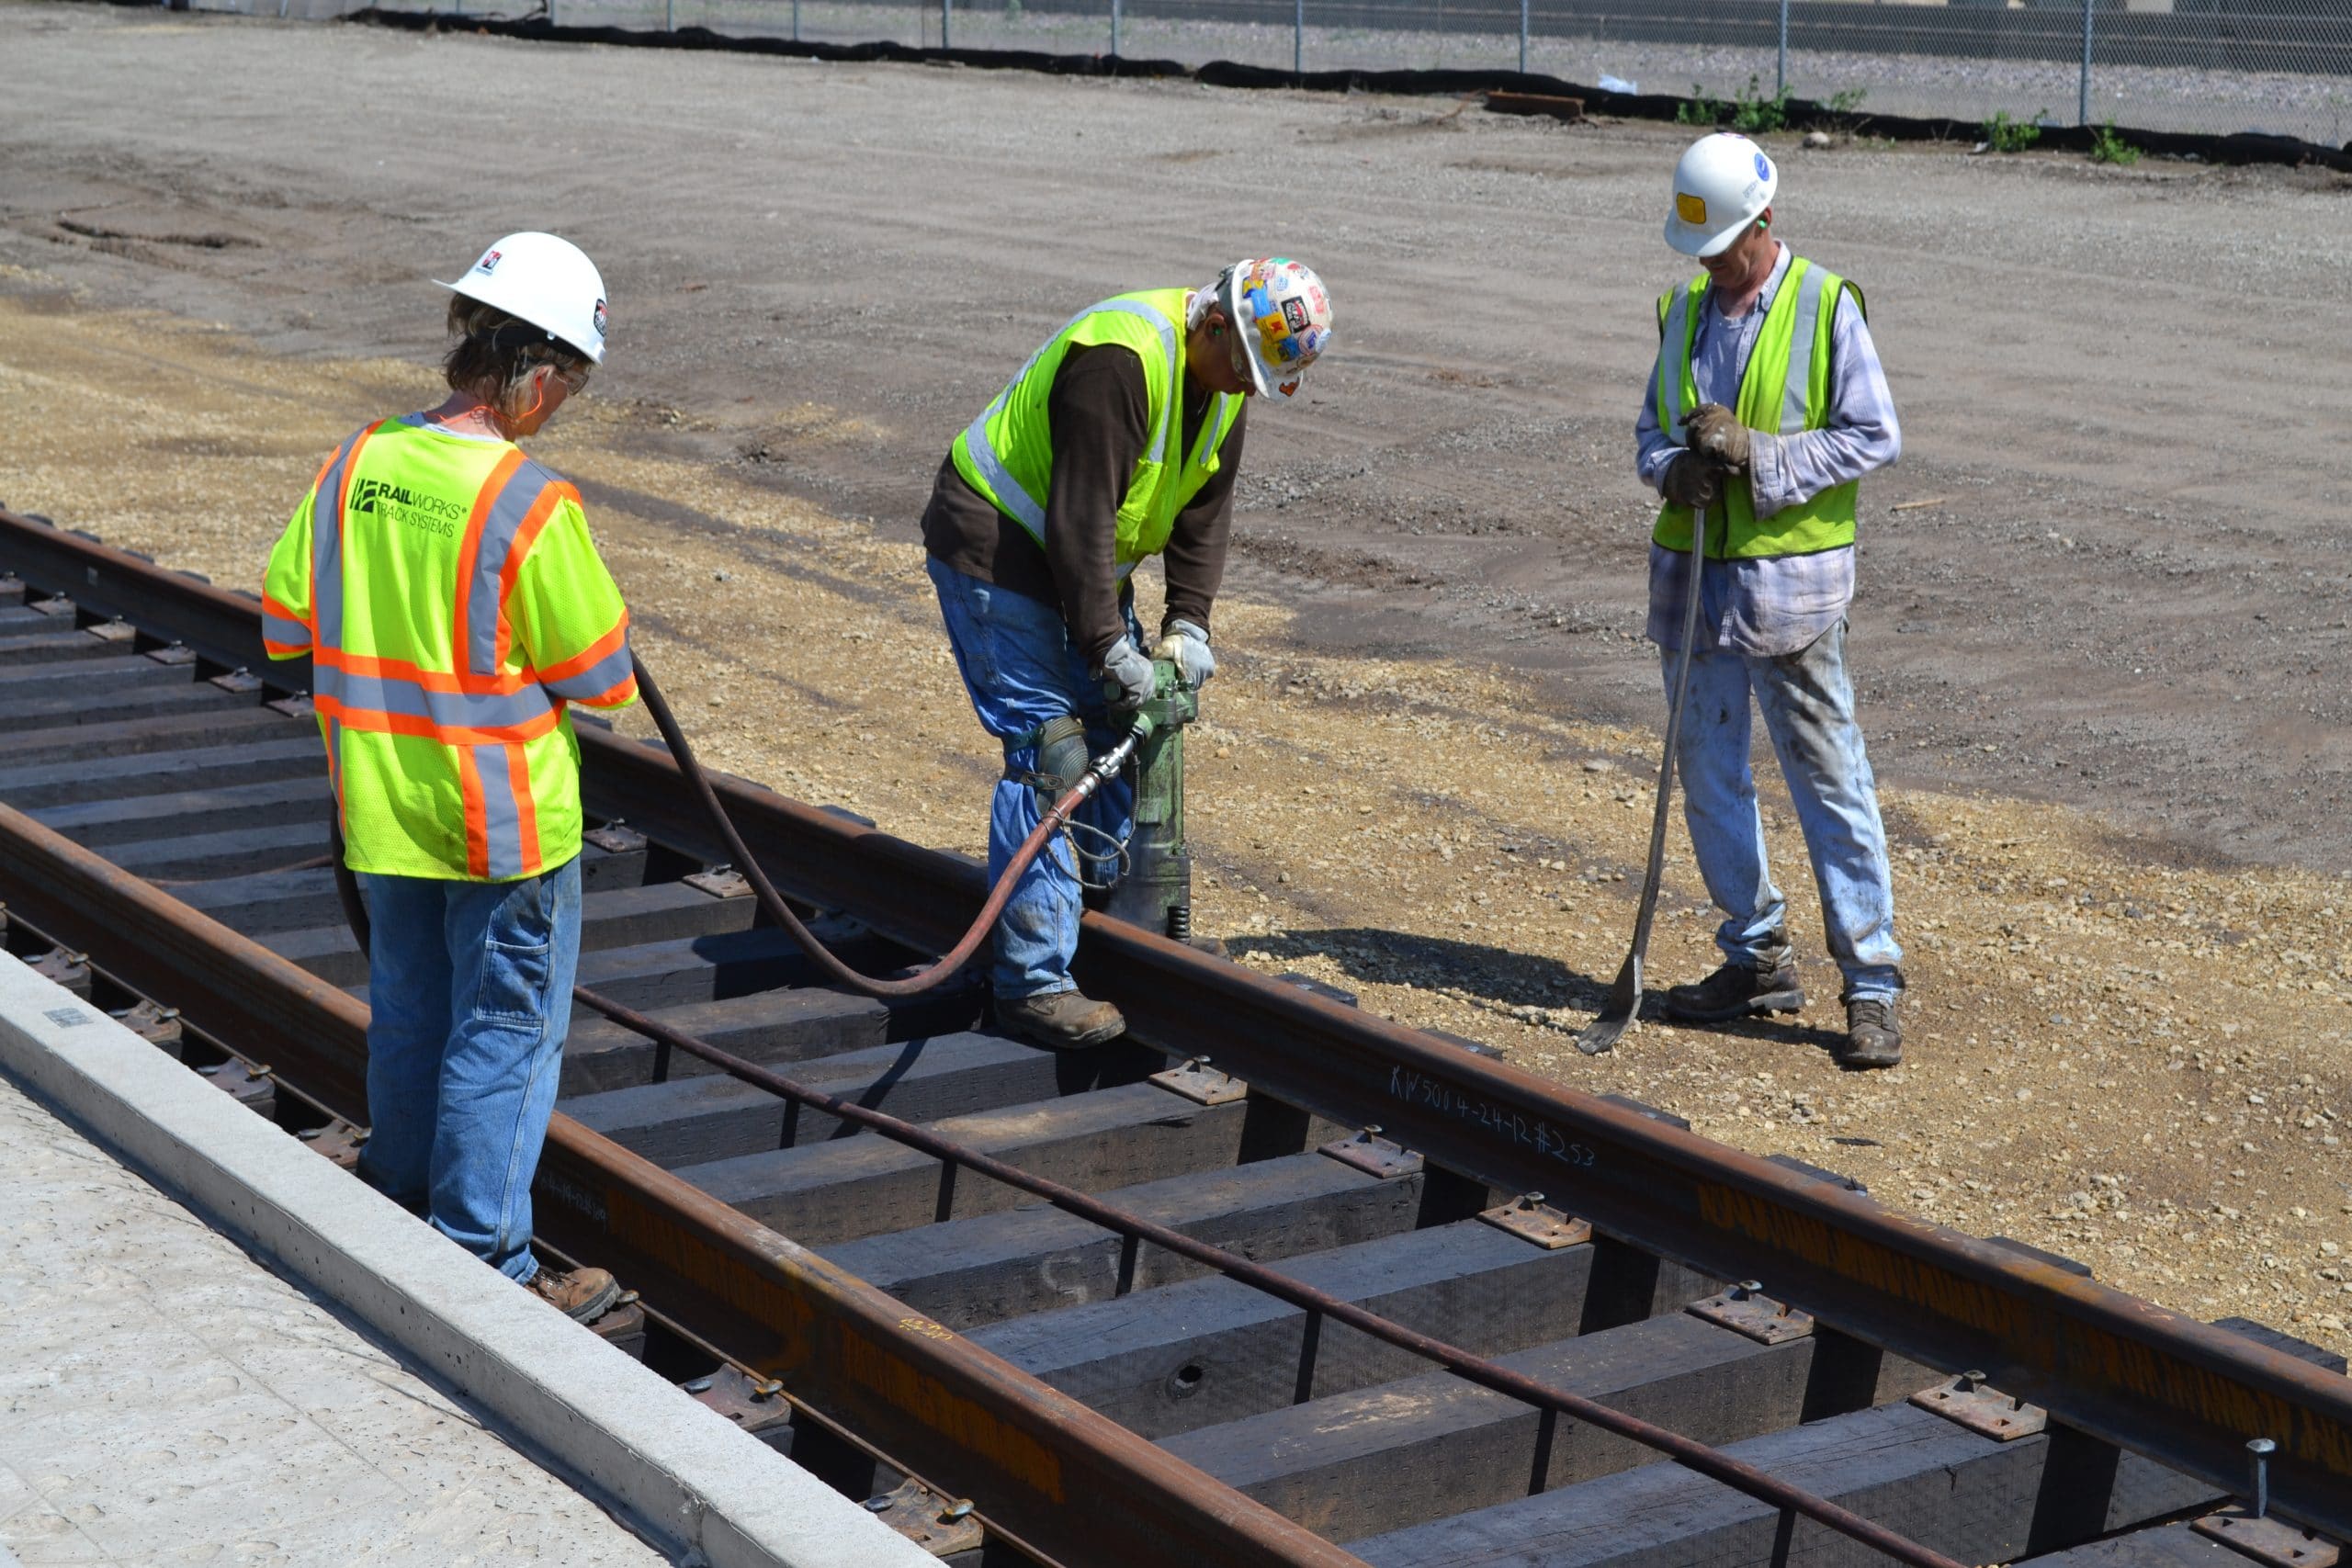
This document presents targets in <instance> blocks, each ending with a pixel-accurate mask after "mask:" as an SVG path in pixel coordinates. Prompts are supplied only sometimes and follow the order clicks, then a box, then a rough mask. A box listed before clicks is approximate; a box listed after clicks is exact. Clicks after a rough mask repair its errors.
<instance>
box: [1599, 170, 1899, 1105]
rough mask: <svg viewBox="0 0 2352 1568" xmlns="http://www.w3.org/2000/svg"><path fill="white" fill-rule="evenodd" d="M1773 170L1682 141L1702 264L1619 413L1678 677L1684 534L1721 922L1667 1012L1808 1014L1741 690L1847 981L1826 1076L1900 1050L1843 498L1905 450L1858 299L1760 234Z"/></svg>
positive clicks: (1668, 656)
mask: <svg viewBox="0 0 2352 1568" xmlns="http://www.w3.org/2000/svg"><path fill="white" fill-rule="evenodd" d="M1780 181H1781V176H1780V170H1779V169H1778V168H1777V167H1776V166H1775V165H1774V164H1773V163H1772V160H1771V158H1770V155H1769V154H1767V153H1766V152H1764V150H1763V149H1762V148H1760V147H1758V146H1757V144H1756V143H1755V142H1753V141H1749V140H1748V139H1747V138H1746V137H1745V136H1736V135H1733V134H1731V133H1730V132H1728V131H1720V132H1717V133H1716V134H1714V135H1712V136H1703V137H1701V138H1700V139H1699V140H1698V141H1695V142H1693V143H1691V147H1690V149H1689V150H1688V151H1687V152H1684V153H1683V154H1682V157H1681V160H1680V162H1679V163H1678V164H1676V166H1675V171H1674V189H1673V198H1674V199H1673V206H1672V208H1671V209H1670V210H1669V211H1668V215H1667V220H1666V241H1667V243H1668V245H1670V246H1672V247H1673V248H1674V249H1675V250H1676V251H1678V252H1679V253H1680V254H1683V255H1686V256H1691V257H1693V258H1695V259H1696V260H1697V261H1698V263H1699V265H1700V267H1701V269H1702V270H1701V271H1700V273H1699V275H1698V276H1695V277H1692V278H1691V279H1690V280H1689V281H1687V282H1684V283H1681V284H1678V285H1677V286H1676V287H1675V288H1671V289H1669V290H1668V291H1667V292H1666V293H1665V294H1663V295H1662V296H1660V297H1659V299H1658V301H1657V329H1658V351H1657V362H1656V363H1655V364H1654V365H1653V366H1652V367H1651V370H1650V380H1649V388H1648V389H1647V390H1646V391H1645V393H1644V394H1643V396H1642V408H1641V412H1640V414H1639V415H1638V416H1637V418H1636V420H1635V423H1634V446H1635V452H1636V462H1637V464H1638V467H1639V470H1640V473H1641V476H1642V478H1643V479H1645V481H1647V482H1648V483H1649V484H1651V485H1653V486H1655V487H1657V491H1658V492H1659V495H1660V497H1661V500H1662V502H1663V504H1662V505H1661V506H1660V507H1659V510H1658V513H1657V525H1656V527H1655V528H1654V529H1653V530H1652V532H1651V536H1650V614H1649V636H1650V638H1651V640H1652V641H1654V642H1656V643H1657V645H1658V647H1659V649H1661V650H1662V651H1663V652H1664V655H1665V669H1666V682H1667V689H1668V692H1669V694H1670V693H1671V692H1672V691H1673V689H1674V685H1675V675H1674V671H1675V668H1676V655H1677V653H1679V651H1680V649H1681V645H1682V626H1683V622H1684V619H1685V616H1684V613H1683V612H1684V606H1685V604H1687V602H1688V593H1689V589H1690V583H1691V576H1690V574H1691V542H1692V537H1693V529H1694V528H1699V527H1703V528H1704V529H1705V530H1706V532H1705V534H1704V536H1703V537H1702V539H1701V540H1700V543H1701V544H1702V547H1703V548H1702V551H1701V555H1702V558H1703V560H1704V562H1705V564H1704V566H1703V568H1702V570H1701V572H1700V591H1701V600H1700V610H1701V613H1700V615H1699V616H1698V623H1697V626H1698V629H1697V635H1696V636H1695V637H1693V638H1692V645H1691V649H1690V660H1691V668H1690V685H1689V693H1688V696H1687V698H1686V699H1685V701H1684V705H1683V709H1682V723H1681V736H1680V744H1679V761H1680V767H1679V773H1680V775H1681V779H1682V789H1683V816H1684V819H1685V821H1686V822H1687V823H1688V825H1689V827H1690V829H1691V848H1692V850H1693V851H1695V852H1696V853H1697V856H1698V861H1699V871H1700V874H1701V876H1702V878H1703V879H1704V881H1705V883H1706V885H1707V893H1708V896H1709V897H1711V898H1713V901H1714V904H1715V908H1717V909H1718V910H1719V911H1720V912H1721V913H1722V914H1723V916H1724V919H1723V922H1722V924H1721V925H1719V926H1718V927H1717V928H1716V931H1715V945H1716V946H1717V947H1718V948H1719V949H1721V950H1722V953H1723V956H1724V963H1723V964H1722V966H1721V967H1719V968H1717V969H1716V970H1715V972H1714V973H1713V974H1712V975H1709V976H1707V977H1706V978H1704V979H1702V980H1699V981H1695V982H1692V983H1691V984H1689V985H1682V986H1675V987H1669V988H1668V991H1667V993H1666V998H1665V1001H1666V1011H1667V1013H1668V1016H1669V1017H1673V1018H1677V1019H1680V1020H1682V1021H1686V1022H1723V1021H1728V1020H1732V1019H1738V1018H1745V1017H1747V1016H1748V1015H1750V1014H1755V1013H1775V1012H1795V1011H1798V1010H1801V1009H1802V1008H1803V1007H1804V988H1803V987H1801V986H1800V985H1799V984H1798V981H1797V965H1796V958H1795V953H1794V950H1793V949H1792V946H1791V945H1790V942H1789V934H1788V924H1787V913H1788V900H1787V899H1786V898H1785V897H1782V896H1781V890H1780V887H1779V886H1777V885H1776V884H1775V883H1774V882H1773V880H1772V875H1771V871H1770V867H1769V865H1768V864H1767V863H1766V859H1765V852H1764V821H1763V818H1762V817H1761V816H1760V815H1759V813H1758V808H1757V804H1756V780H1755V776H1754V774H1753V773H1752V772H1751V770H1750V767H1749V759H1748V709H1749V704H1750V702H1751V700H1752V701H1753V703H1754V705H1755V707H1756V709H1757V711H1758V712H1759V713H1760V714H1761V715H1762V716H1763V719H1764V728H1765V730H1766V731H1767V733H1769V734H1770V736H1771V738H1772V749H1773V750H1774V751H1775V752H1776V753H1777V754H1778V756H1779V758H1780V763H1781V777H1782V778H1783V779H1785V780H1786V781H1787V783H1788V786H1789V795H1790V798H1791V799H1792V801H1793V802H1794V803H1795V806H1796V815H1797V826H1798V827H1799V828H1800V829H1802V830H1803V832H1804V844H1805V851H1806V853H1807V854H1808V855H1809V856H1810V857H1811V859H1812V861H1813V873H1814V882H1815V887H1816V888H1817V889H1818V891H1819V893H1820V895H1821V919H1822V935H1823V937H1824V939H1825V941H1826V944H1827V946H1828V948H1829V955H1830V957H1832V958H1833V959H1835V960H1837V963H1838V969H1839V971H1840V973H1841V974H1842V976H1843V977H1844V987H1843V990H1842V999H1843V1000H1844V1002H1845V1005H1846V1032H1845V1035H1844V1037H1843V1038H1841V1039H1839V1040H1838V1042H1837V1043H1836V1044H1835V1045H1834V1046H1833V1047H1832V1048H1831V1055H1832V1056H1833V1057H1834V1058H1835V1059H1836V1061H1837V1062H1838V1065H1839V1066H1843V1067H1847V1068H1849V1069H1870V1068H1879V1067H1892V1066H1896V1065H1897V1064H1899V1063H1900V1062H1901V1061H1902V1060H1903V1031H1902V1027H1901V1024H1900V1022H1899V1021H1898V1019H1897V1016H1896V1011H1895V1003H1896V998H1898V997H1900V996H1901V995H1902V992H1903V970H1902V968H1901V964H1902V962H1903V950H1902V948H1901V946H1900V945H1899V944H1898V943H1897V942H1895V939H1894V877H1893V873H1892V871H1891V870H1890V864H1891V863H1890V862H1889V860H1888V858H1887V852H1886V826H1885V823H1884V821H1883V819H1882V818H1881V817H1880V815H1879V805H1878V785H1877V782H1876V780H1875V778H1874V777H1873V775H1872V774H1871V762H1870V756H1869V752H1868V750H1867V748H1866V747H1865V746H1864V744H1863V740H1862V727H1861V722H1860V719H1859V718H1858V717H1857V716H1856V714H1855V707H1854V686H1853V681H1852V679H1851V677H1850V676H1849V674H1848V672H1847V667H1846V608H1847V605H1848V604H1849V603H1851V601H1852V599H1853V596H1854V545H1855V538H1856V528H1855V518H1856V497H1857V495H1858V493H1859V491H1860V480H1861V479H1862V478H1863V476H1865V475H1867V474H1871V473H1874V472H1876V471H1877V470H1878V469H1880V468H1885V467H1886V466H1887V465H1888V464H1890V463H1893V462H1894V460H1895V459H1896V457H1899V456H1900V455H1901V454H1902V450H1903V432H1902V427H1901V425H1900V424H1899V423H1897V422H1896V419H1895V414H1894V399H1893V397H1891V396H1890V395H1889V394H1888V392H1887V389H1886V373H1885V371H1884V370H1883V369H1882V368H1881V367H1880V365H1879V358H1878V348H1877V345H1876V344H1874V343H1873V342H1872V341H1871V330H1870V323H1869V321H1868V319H1867V317H1866V316H1865V314H1864V311H1863V309H1862V293H1861V290H1860V288H1856V287H1855V286H1854V285H1853V284H1852V283H1851V282H1849V281H1848V280H1847V279H1846V278H1844V277H1841V276H1838V274H1836V273H1834V272H1831V271H1830V270H1829V269H1828V268H1826V267H1825V266H1822V265H1818V264H1816V263H1814V262H1811V261H1808V260H1806V259H1805V258H1804V257H1803V256H1800V255H1798V254H1796V253H1795V252H1794V251H1792V250H1791V249H1790V248H1789V247H1788V246H1787V245H1786V244H1785V243H1782V242H1781V240H1780V239H1779V238H1778V237H1777V236H1776V235H1775V234H1774V233H1773V231H1772V218H1773V212H1772V203H1773V199H1774V197H1775V195H1776V193H1777V192H1778V191H1779V189H1780Z"/></svg>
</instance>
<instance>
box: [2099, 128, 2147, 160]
mask: <svg viewBox="0 0 2352 1568" xmlns="http://www.w3.org/2000/svg"><path fill="white" fill-rule="evenodd" d="M2139 161H2140V150H2139V149H2138V148H2137V147H2134V146H2132V145H2131V143H2130V142H2129V141H2124V140H2123V138H2122V136H2121V135H2120V134H2119V133H2118V132H2117V130H2116V129H2115V122H2114V121H2113V120H2111V119H2110V120H2109V121H2108V122H2107V123H2106V124H2105V125H2102V126H2100V127H2099V128H2098V129H2097V130H2094V131H2092V132H2091V162H2092V163H2094V164H2119V165H2122V164H2136V163H2138V162H2139Z"/></svg>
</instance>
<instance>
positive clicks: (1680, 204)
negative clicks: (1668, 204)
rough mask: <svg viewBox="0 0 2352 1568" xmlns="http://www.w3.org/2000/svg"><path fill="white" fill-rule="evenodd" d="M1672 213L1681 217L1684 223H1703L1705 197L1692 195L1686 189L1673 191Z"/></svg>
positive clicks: (1705, 214) (1705, 211)
mask: <svg viewBox="0 0 2352 1568" xmlns="http://www.w3.org/2000/svg"><path fill="white" fill-rule="evenodd" d="M1674 213H1675V216H1676V217H1678V218H1679V219H1681V220H1682V221H1684V222H1685V223H1691V224H1698V223H1704V222H1705V221H1706V220H1707V200H1706V197H1699V196H1692V195H1691V193H1690V192H1689V191H1687V190H1679V191H1676V192H1675V193H1674Z"/></svg>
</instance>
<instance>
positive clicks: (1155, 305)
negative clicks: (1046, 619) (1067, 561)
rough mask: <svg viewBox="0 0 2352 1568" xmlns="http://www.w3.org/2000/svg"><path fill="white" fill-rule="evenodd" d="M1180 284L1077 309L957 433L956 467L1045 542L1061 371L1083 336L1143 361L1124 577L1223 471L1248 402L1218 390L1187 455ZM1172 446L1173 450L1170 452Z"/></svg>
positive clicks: (1123, 509)
mask: <svg viewBox="0 0 2352 1568" xmlns="http://www.w3.org/2000/svg"><path fill="white" fill-rule="evenodd" d="M1185 293H1186V291H1185V290H1183V289H1182V288H1155V289H1150V290H1148V291H1146V292H1144V293H1140V294H1122V295H1120V296H1118V297H1117V298H1116V299H1105V300H1103V302H1102V303H1101V304H1099V305H1093V306H1090V307H1089V308H1087V309H1086V310H1082V311H1080V313H1079V315H1078V316H1077V318H1076V319H1075V320H1073V321H1070V323H1069V325H1067V326H1065V327H1063V328H1062V330H1061V331H1060V332H1058V333H1055V334H1054V335H1053V337H1052V338H1051V339H1050V340H1048V341H1047V342H1046V345H1045V346H1044V347H1043V348H1040V349H1039V350H1038V351H1037V352H1036V353H1035V354H1033V355H1030V356H1029V363H1028V364H1026V365H1024V366H1023V367H1021V373H1020V374H1019V375H1017V376H1015V377H1014V378H1012V383H1011V384H1010V385H1008V386H1007V387H1006V388H1005V389H1004V390H1003V391H1001V392H1000V393H998V394H997V397H996V400H995V401H994V402H992V403H990V404H989V406H988V407H987V408H985V409H983V410H981V411H980V416H979V417H978V419H976V420H974V421H972V423H971V425H970V427H969V428H967V430H965V432H964V433H963V434H960V435H958V436H956V445H955V447H954V449H953V456H954V458H955V462H956V472H957V473H959V474H961V475H962V476H963V477H964V482H965V483H966V484H967V485H970V486H971V487H972V489H973V490H975V491H978V493H979V494H981V495H984V496H986V497H988V499H989V501H990V502H993V503H994V504H995V506H996V509H997V510H998V511H999V512H1001V513H1004V514H1005V515H1006V516H1007V517H1010V518H1012V520H1013V521H1014V522H1015V523H1018V524H1020V525H1021V526H1022V527H1023V529H1025V530H1026V531H1027V532H1028V535H1029V536H1030V537H1031V538H1033V539H1035V540H1036V541H1037V543H1039V544H1040V545H1043V544H1044V543H1045V542H1046V490H1047V488H1048V486H1049V485H1050V483H1051V481H1052V479H1053V473H1054V434H1053V423H1052V421H1051V420H1049V419H1048V418H1047V417H1046V403H1047V400H1049V399H1051V397H1052V396H1053V390H1054V377H1055V375H1056V374H1057V372H1059V371H1060V369H1061V367H1062V360H1063V358H1064V357H1065V356H1067V355H1069V351H1070V350H1071V349H1072V348H1074V347H1077V346H1079V345H1080V344H1089V345H1091V344H1121V345H1122V346H1124V347H1126V348H1130V349H1133V350H1134V351H1135V354H1136V358H1138V359H1140V360H1142V361H1143V381H1144V389H1145V391H1146V392H1147V393H1148V414H1147V416H1146V417H1147V421H1148V423H1147V425H1146V428H1147V429H1148V430H1149V431H1150V432H1151V444H1150V446H1148V447H1147V448H1146V449H1145V451H1144V455H1143V457H1141V458H1140V459H1138V460H1137V461H1136V471H1135V475H1134V477H1133V478H1132V479H1130V480H1129V481H1128V484H1127V492H1126V496H1125V500H1124V501H1123V502H1121V503H1120V506H1119V517H1118V524H1117V528H1116V533H1117V546H1116V557H1117V560H1118V567H1119V575H1120V576H1122V577H1125V575H1126V574H1127V573H1129V572H1131V571H1133V570H1135V569H1136V563H1137V562H1139V561H1141V560H1143V559H1144V558H1146V557H1147V556H1155V555H1158V554H1159V552H1160V551H1161V550H1164V549H1166V548H1167V547H1168V536H1169V535H1170V534H1171V533H1172V532H1174V531H1175V527H1176V514H1177V513H1180V512H1182V511H1183V510H1184V504H1185V502H1189V501H1191V500H1192V499H1193V497H1194V496H1196V495H1198V494H1199V493H1200V492H1201V487H1202V486H1204V485H1205V484H1207V483H1208V481H1209V476H1210V475H1212V474H1214V473H1216V471H1217V468H1218V463H1219V457H1218V454H1219V453H1220V452H1221V451H1222V450H1223V449H1224V446H1225V438H1226V436H1227V434H1229V433H1230V432H1231V431H1232V429H1233V422H1234V420H1235V419H1236V418H1237V417H1238V416H1239V414H1240V412H1241V400H1240V399H1239V398H1238V397H1235V396H1232V395H1231V394H1229V393H1224V392H1220V393H1218V394H1217V396H1216V406H1215V407H1214V408H1213V409H1212V410H1211V411H1210V413H1209V417H1207V418H1205V419H1204V420H1202V421H1201V433H1200V435H1199V437H1198V438H1197V439H1196V440H1194V442H1193V450H1192V451H1191V452H1190V453H1189V454H1188V453H1186V452H1184V451H1183V450H1182V446H1183V429H1182V419H1183V407H1184V341H1185V340H1184V300H1185ZM1171 448H1173V449H1174V458H1173V460H1172V461H1171V460H1170V449H1171Z"/></svg>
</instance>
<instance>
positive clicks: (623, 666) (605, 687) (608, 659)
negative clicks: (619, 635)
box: [540, 638, 629, 703]
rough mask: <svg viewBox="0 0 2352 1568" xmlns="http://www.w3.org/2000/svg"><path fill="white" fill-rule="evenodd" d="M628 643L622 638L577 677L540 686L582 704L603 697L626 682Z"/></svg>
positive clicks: (542, 683)
mask: <svg viewBox="0 0 2352 1568" xmlns="http://www.w3.org/2000/svg"><path fill="white" fill-rule="evenodd" d="M628 676H629V652H628V639H627V638H623V639H622V641H621V645H620V646H619V647H618V648H616V649H613V651H612V652H610V653H608V654H606V655H605V657H604V658H602V659H599V660H596V662H595V663H594V664H591V665H590V666H588V668H587V669H585V670H582V671H580V673H578V674H577V675H566V676H565V677H564V678H563V679H562V680H560V681H543V682H540V684H541V687H542V688H543V689H544V690H547V691H549V692H553V693H554V694H556V695H557V696H559V697H565V698H569V699H570V700H571V701H573V702H577V703H584V702H587V701H589V700H590V699H592V698H595V697H601V696H603V695H604V694H605V693H606V692H609V691H611V690H612V689H613V688H614V687H615V686H617V685H619V684H620V683H621V682H624V681H626V680H628Z"/></svg>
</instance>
